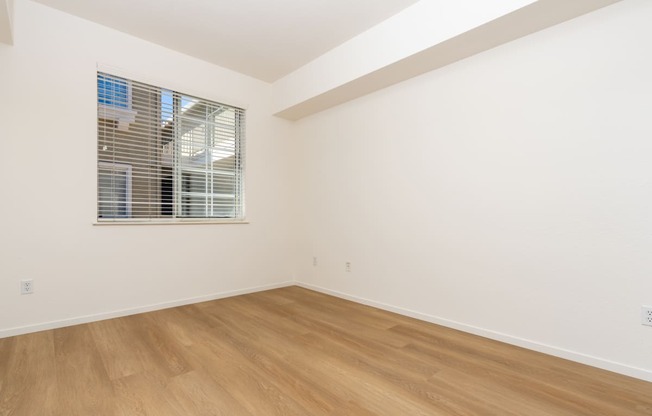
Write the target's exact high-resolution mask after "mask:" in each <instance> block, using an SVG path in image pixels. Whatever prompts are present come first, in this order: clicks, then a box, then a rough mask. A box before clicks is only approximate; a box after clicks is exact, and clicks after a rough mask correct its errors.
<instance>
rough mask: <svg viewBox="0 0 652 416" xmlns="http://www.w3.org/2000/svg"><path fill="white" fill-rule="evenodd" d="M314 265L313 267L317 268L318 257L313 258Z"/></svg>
mask: <svg viewBox="0 0 652 416" xmlns="http://www.w3.org/2000/svg"><path fill="white" fill-rule="evenodd" d="M312 265H313V266H314V267H317V257H313V258H312Z"/></svg>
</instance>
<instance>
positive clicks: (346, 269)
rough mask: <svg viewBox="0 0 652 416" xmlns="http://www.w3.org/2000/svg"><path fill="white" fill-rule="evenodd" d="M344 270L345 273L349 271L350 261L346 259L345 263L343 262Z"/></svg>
mask: <svg viewBox="0 0 652 416" xmlns="http://www.w3.org/2000/svg"><path fill="white" fill-rule="evenodd" d="M344 270H345V271H346V272H347V273H350V272H351V262H350V261H347V262H346V263H344Z"/></svg>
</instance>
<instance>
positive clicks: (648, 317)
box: [641, 306, 652, 326]
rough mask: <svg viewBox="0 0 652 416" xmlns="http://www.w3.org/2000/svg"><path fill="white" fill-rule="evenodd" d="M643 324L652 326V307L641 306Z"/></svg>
mask: <svg viewBox="0 0 652 416" xmlns="http://www.w3.org/2000/svg"><path fill="white" fill-rule="evenodd" d="M641 323H642V324H643V325H648V326H652V306H641Z"/></svg>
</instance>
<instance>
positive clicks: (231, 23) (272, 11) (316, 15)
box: [36, 0, 418, 82]
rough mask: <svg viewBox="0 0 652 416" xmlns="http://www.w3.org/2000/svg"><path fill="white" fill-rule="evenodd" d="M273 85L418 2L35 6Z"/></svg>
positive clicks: (156, 0)
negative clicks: (161, 46) (111, 29)
mask: <svg viewBox="0 0 652 416" xmlns="http://www.w3.org/2000/svg"><path fill="white" fill-rule="evenodd" d="M36 1H38V2H39V3H42V4H45V5H47V6H50V7H54V8H56V9H59V10H62V11H64V12H67V13H70V14H73V15H76V16H79V17H82V18H84V19H87V20H91V21H93V22H96V23H99V24H102V25H104V26H108V27H111V28H114V29H117V30H119V31H122V32H126V33H129V34H131V35H134V36H137V37H139V38H142V39H146V40H148V41H150V42H154V43H157V44H159V45H163V46H165V47H168V48H170V49H174V50H177V51H179V52H182V53H185V54H188V55H191V56H195V57H197V58H200V59H203V60H205V61H208V62H212V63H214V64H217V65H220V66H222V67H225V68H229V69H232V70H235V71H238V72H240V73H243V74H247V75H250V76H252V77H255V78H259V79H261V80H264V81H267V82H272V81H275V80H277V79H279V78H281V77H283V76H284V75H286V74H288V73H290V72H292V71H294V70H295V69H297V68H299V67H301V66H303V65H304V64H306V63H308V62H310V61H312V60H313V59H314V58H316V57H318V56H320V55H322V54H324V53H325V52H327V51H329V50H330V49H332V48H334V47H336V46H338V45H340V44H341V43H343V42H345V41H346V40H348V39H350V38H352V37H354V36H356V35H358V34H360V33H362V32H364V31H365V30H367V29H369V28H371V27H372V26H374V25H376V24H378V23H380V22H382V21H383V20H385V19H387V18H389V17H391V16H392V15H394V14H396V13H398V12H399V11H401V10H403V9H404V8H406V7H408V6H410V5H412V4H414V3H416V2H417V1H418V0H36Z"/></svg>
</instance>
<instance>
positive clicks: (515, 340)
mask: <svg viewBox="0 0 652 416" xmlns="http://www.w3.org/2000/svg"><path fill="white" fill-rule="evenodd" d="M295 284H296V285H297V286H300V287H303V288H306V289H311V290H314V291H317V292H321V293H325V294H327V295H332V296H336V297H338V298H342V299H346V300H350V301H353V302H356V303H361V304H364V305H368V306H373V307H375V308H378V309H383V310H386V311H389V312H394V313H397V314H399V315H405V316H409V317H411V318H416V319H419V320H422V321H426V322H430V323H433V324H437V325H441V326H445V327H448V328H453V329H458V330H460V331H464V332H468V333H471V334H474V335H479V336H482V337H485V338H490V339H493V340H496V341H501V342H505V343H507V344H511V345H516V346H519V347H523V348H527V349H529V350H533V351H538V352H542V353H544V354H548V355H553V356H555V357H560V358H564V359H567V360H571V361H575V362H578V363H582V364H586V365H590V366H592V367H597V368H601V369H603V370H608V371H613V372H614V373H619V374H623V375H626V376H629V377H634V378H638V379H641V380H645V381H649V382H652V371H649V370H645V369H642V368H637V367H632V366H629V365H626V364H621V363H617V362H613V361H609V360H604V359H602V358H598V357H593V356H590V355H586V354H582V353H579V352H576V351H570V350H566V349H563V348H558V347H553V346H551V345H546V344H541V343H538V342H535V341H530V340H527V339H523V338H519V337H514V336H511V335H507V334H503V333H500V332H496V331H491V330H488V329H483V328H478V327H475V326H471V325H466V324H463V323H460V322H455V321H451V320H448V319H444V318H439V317H437V316H432V315H428V314H424V313H421V312H416V311H412V310H409V309H405V308H400V307H397V306H392V305H388V304H385V303H381V302H376V301H373V300H369V299H365V298H361V297H358V296H352V295H348V294H346V293H342V292H338V291H335V290H331V289H326V288H323V287H320V286H315V285H312V284H308V283H302V282H295Z"/></svg>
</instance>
